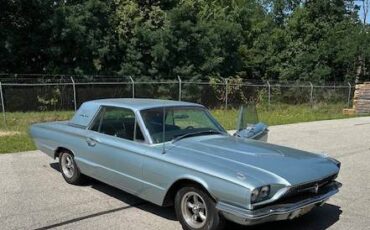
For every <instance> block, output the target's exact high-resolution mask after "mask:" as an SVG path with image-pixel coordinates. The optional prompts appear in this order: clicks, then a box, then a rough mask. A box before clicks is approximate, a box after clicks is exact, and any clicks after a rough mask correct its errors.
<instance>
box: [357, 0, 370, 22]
mask: <svg viewBox="0 0 370 230" xmlns="http://www.w3.org/2000/svg"><path fill="white" fill-rule="evenodd" d="M355 2H356V4H357V5H359V6H361V9H360V11H359V12H358V13H359V15H360V18H361V20H362V21H363V20H364V11H363V9H362V1H355ZM369 3H370V1H369ZM368 8H370V6H368ZM366 22H367V23H368V24H369V23H370V9H369V12H368V13H367V17H366Z"/></svg>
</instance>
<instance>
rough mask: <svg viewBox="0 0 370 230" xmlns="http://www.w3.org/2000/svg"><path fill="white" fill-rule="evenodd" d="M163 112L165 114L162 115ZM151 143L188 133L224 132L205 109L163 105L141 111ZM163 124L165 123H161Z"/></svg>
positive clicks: (208, 133) (212, 133)
mask: <svg viewBox="0 0 370 230" xmlns="http://www.w3.org/2000/svg"><path fill="white" fill-rule="evenodd" d="M163 114H165V116H163ZM141 116H142V118H143V120H144V123H145V126H146V128H147V129H148V131H149V133H150V136H151V137H152V140H153V143H161V142H163V139H164V141H171V140H174V139H176V138H178V137H180V136H183V135H185V136H191V135H190V134H199V135H214V134H217V133H225V130H224V129H223V128H222V126H221V125H220V124H219V123H218V122H217V121H216V120H215V119H214V118H213V117H212V116H211V115H210V114H209V112H208V111H207V110H206V109H203V108H200V107H199V108H198V107H165V108H154V109H147V110H143V111H141ZM163 124H165V125H163Z"/></svg>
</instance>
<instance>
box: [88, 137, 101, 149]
mask: <svg viewBox="0 0 370 230" xmlns="http://www.w3.org/2000/svg"><path fill="white" fill-rule="evenodd" d="M86 142H87V145H88V146H91V147H94V146H95V145H96V143H98V142H99V141H98V140H96V139H94V138H91V137H88V138H86Z"/></svg>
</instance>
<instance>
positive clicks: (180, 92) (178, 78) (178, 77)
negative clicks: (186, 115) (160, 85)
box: [177, 75, 182, 101]
mask: <svg viewBox="0 0 370 230" xmlns="http://www.w3.org/2000/svg"><path fill="white" fill-rule="evenodd" d="M177 80H178V81H179V101H181V96H182V95H181V94H182V91H181V90H182V89H181V83H182V81H181V78H180V76H179V75H177Z"/></svg>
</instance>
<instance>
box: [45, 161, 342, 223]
mask: <svg viewBox="0 0 370 230" xmlns="http://www.w3.org/2000/svg"><path fill="white" fill-rule="evenodd" d="M50 166H51V168H53V169H55V170H57V171H59V172H60V168H59V164H58V163H51V164H50ZM83 186H90V187H91V188H93V189H96V190H98V191H99V192H102V193H104V194H106V195H108V196H111V197H113V198H115V199H117V200H120V201H122V202H124V203H125V204H128V205H129V206H132V207H135V208H138V209H141V210H143V211H146V212H150V213H152V214H154V215H157V216H160V217H163V218H165V219H168V220H177V218H176V215H175V211H174V209H173V207H160V206H157V205H155V204H152V203H149V202H147V201H144V200H142V199H140V198H138V197H136V196H133V195H131V194H129V193H126V192H124V191H122V190H120V189H117V188H115V187H112V186H110V185H107V184H105V183H103V182H100V181H98V180H95V179H92V178H90V179H89V180H88V182H87V183H86V184H85V185H83ZM341 214H342V210H341V209H340V207H338V206H336V205H332V204H324V205H323V206H321V207H317V208H315V209H313V210H312V211H311V212H309V213H308V214H306V215H304V216H302V217H299V218H297V219H293V220H288V221H277V222H270V223H265V224H260V225H256V226H242V225H238V224H235V223H231V222H227V223H226V226H225V229H230V230H231V229H232V230H242V229H248V230H263V229H272V228H275V229H284V230H289V229H295V230H297V229H298V230H308V229H315V230H324V229H327V228H329V227H330V226H332V225H333V224H335V223H336V222H337V221H338V220H339V217H340V215H341Z"/></svg>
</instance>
